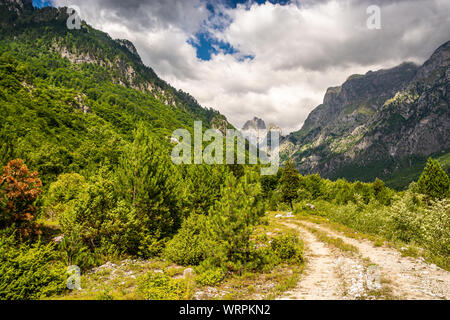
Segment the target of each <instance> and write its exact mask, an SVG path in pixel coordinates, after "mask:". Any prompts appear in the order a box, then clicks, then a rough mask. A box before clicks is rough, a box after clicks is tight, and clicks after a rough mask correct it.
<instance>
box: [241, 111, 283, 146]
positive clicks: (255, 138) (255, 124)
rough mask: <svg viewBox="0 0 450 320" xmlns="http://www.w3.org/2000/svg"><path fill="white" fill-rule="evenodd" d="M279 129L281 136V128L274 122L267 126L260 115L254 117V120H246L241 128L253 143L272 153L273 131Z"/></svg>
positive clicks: (243, 133)
mask: <svg viewBox="0 0 450 320" xmlns="http://www.w3.org/2000/svg"><path fill="white" fill-rule="evenodd" d="M272 131H278V133H279V136H280V137H281V135H282V131H281V128H280V127H278V126H276V125H275V124H273V123H270V124H269V125H268V126H266V123H265V122H264V120H263V119H260V118H258V117H253V119H252V120H248V121H247V122H245V124H244V126H243V127H242V129H241V133H242V135H243V136H244V137H245V138H246V139H247V140H248V141H249V142H250V143H252V144H253V145H255V146H257V147H258V148H260V149H261V150H263V151H268V152H269V153H270V148H271V132H272Z"/></svg>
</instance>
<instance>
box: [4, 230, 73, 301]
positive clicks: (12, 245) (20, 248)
mask: <svg viewBox="0 0 450 320" xmlns="http://www.w3.org/2000/svg"><path fill="white" fill-rule="evenodd" d="M58 260H59V256H58V254H57V252H56V251H54V247H53V245H51V244H49V245H42V244H40V243H35V244H33V245H28V244H24V243H23V244H20V243H18V242H16V241H15V240H14V237H13V236H8V237H5V236H4V237H0V299H6V300H29V299H41V298H45V297H49V296H52V295H54V294H58V293H61V292H63V291H64V289H65V287H66V279H67V276H66V275H65V273H66V267H65V265H64V264H63V263H62V262H59V261H58Z"/></svg>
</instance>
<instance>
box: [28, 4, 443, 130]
mask: <svg viewBox="0 0 450 320" xmlns="http://www.w3.org/2000/svg"><path fill="white" fill-rule="evenodd" d="M45 2H47V3H50V4H52V5H54V6H67V5H76V6H78V7H79V9H80V13H81V17H82V18H83V20H86V21H87V22H88V23H89V24H91V25H92V26H94V27H95V28H97V29H100V30H103V31H105V32H107V33H109V34H110V35H111V36H112V37H113V38H125V39H128V40H130V41H132V42H133V43H134V44H135V46H136V48H137V49H138V51H139V54H140V55H141V57H142V59H143V61H144V62H145V63H146V64H147V65H149V66H151V67H152V68H153V69H154V70H155V71H156V72H157V73H158V74H159V76H160V77H161V78H163V79H165V80H166V81H168V82H169V83H171V84H172V85H173V86H175V87H177V88H181V89H183V90H184V91H187V92H189V93H191V94H192V95H193V96H194V97H196V98H197V100H198V101H199V102H200V103H201V104H202V105H203V106H205V107H212V108H214V109H217V110H219V111H220V112H221V113H223V114H224V115H226V116H227V118H228V120H229V121H230V122H232V123H233V124H234V125H236V126H238V127H241V126H242V125H243V123H244V122H245V121H246V120H248V119H251V118H253V116H258V117H261V118H263V119H264V120H265V121H266V122H267V123H270V122H273V123H275V124H277V125H279V126H280V127H281V128H282V129H283V133H284V134H286V133H288V132H290V131H292V130H296V129H299V128H300V127H301V125H302V123H303V121H304V120H305V118H306V117H307V115H308V113H309V112H310V111H311V110H312V109H313V108H314V107H316V106H317V105H318V104H320V103H321V102H322V99H323V95H324V93H325V91H326V89H327V88H328V87H330V86H336V85H340V84H341V83H342V82H344V81H345V79H346V78H347V77H348V76H349V75H351V74H354V73H366V72H367V71H369V70H377V69H381V68H388V67H392V66H394V65H397V64H399V63H401V62H403V61H407V60H408V61H413V62H416V63H423V61H424V60H425V59H426V58H427V57H428V56H429V55H430V54H431V53H432V52H433V51H434V50H435V49H436V48H437V47H438V46H439V45H441V44H442V43H444V42H446V41H448V40H450V14H449V13H450V1H449V0H392V1H388V0H339V1H337V0H291V1H289V0H283V1H263V0H258V1H248V0H247V1H244V0H240V1H236V0H221V1H219V0H218V1H211V0H147V1H145V0H141V1H139V0H128V1H124V0H89V1H87V0H71V1H67V0H47V1H45ZM34 3H35V5H42V1H34ZM371 5H376V6H378V7H379V8H380V17H381V29H369V28H368V27H367V20H368V19H369V18H370V16H371V15H372V12H370V13H368V12H367V9H368V7H369V6H371Z"/></svg>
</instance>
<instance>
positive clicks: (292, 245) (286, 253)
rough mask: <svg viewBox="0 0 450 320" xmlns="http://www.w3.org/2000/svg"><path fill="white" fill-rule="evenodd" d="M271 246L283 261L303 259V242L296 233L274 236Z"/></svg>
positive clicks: (300, 260) (299, 260)
mask: <svg viewBox="0 0 450 320" xmlns="http://www.w3.org/2000/svg"><path fill="white" fill-rule="evenodd" d="M270 246H271V248H272V250H273V251H274V253H275V254H276V255H277V256H278V257H279V258H280V259H281V260H282V261H292V262H297V263H300V262H302V261H303V244H302V242H301V241H300V240H299V238H298V237H297V236H296V235H295V234H287V235H279V236H277V237H274V238H273V239H272V241H271V242H270Z"/></svg>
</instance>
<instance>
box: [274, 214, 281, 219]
mask: <svg viewBox="0 0 450 320" xmlns="http://www.w3.org/2000/svg"><path fill="white" fill-rule="evenodd" d="M275 218H283V215H282V214H277V215H275Z"/></svg>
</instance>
